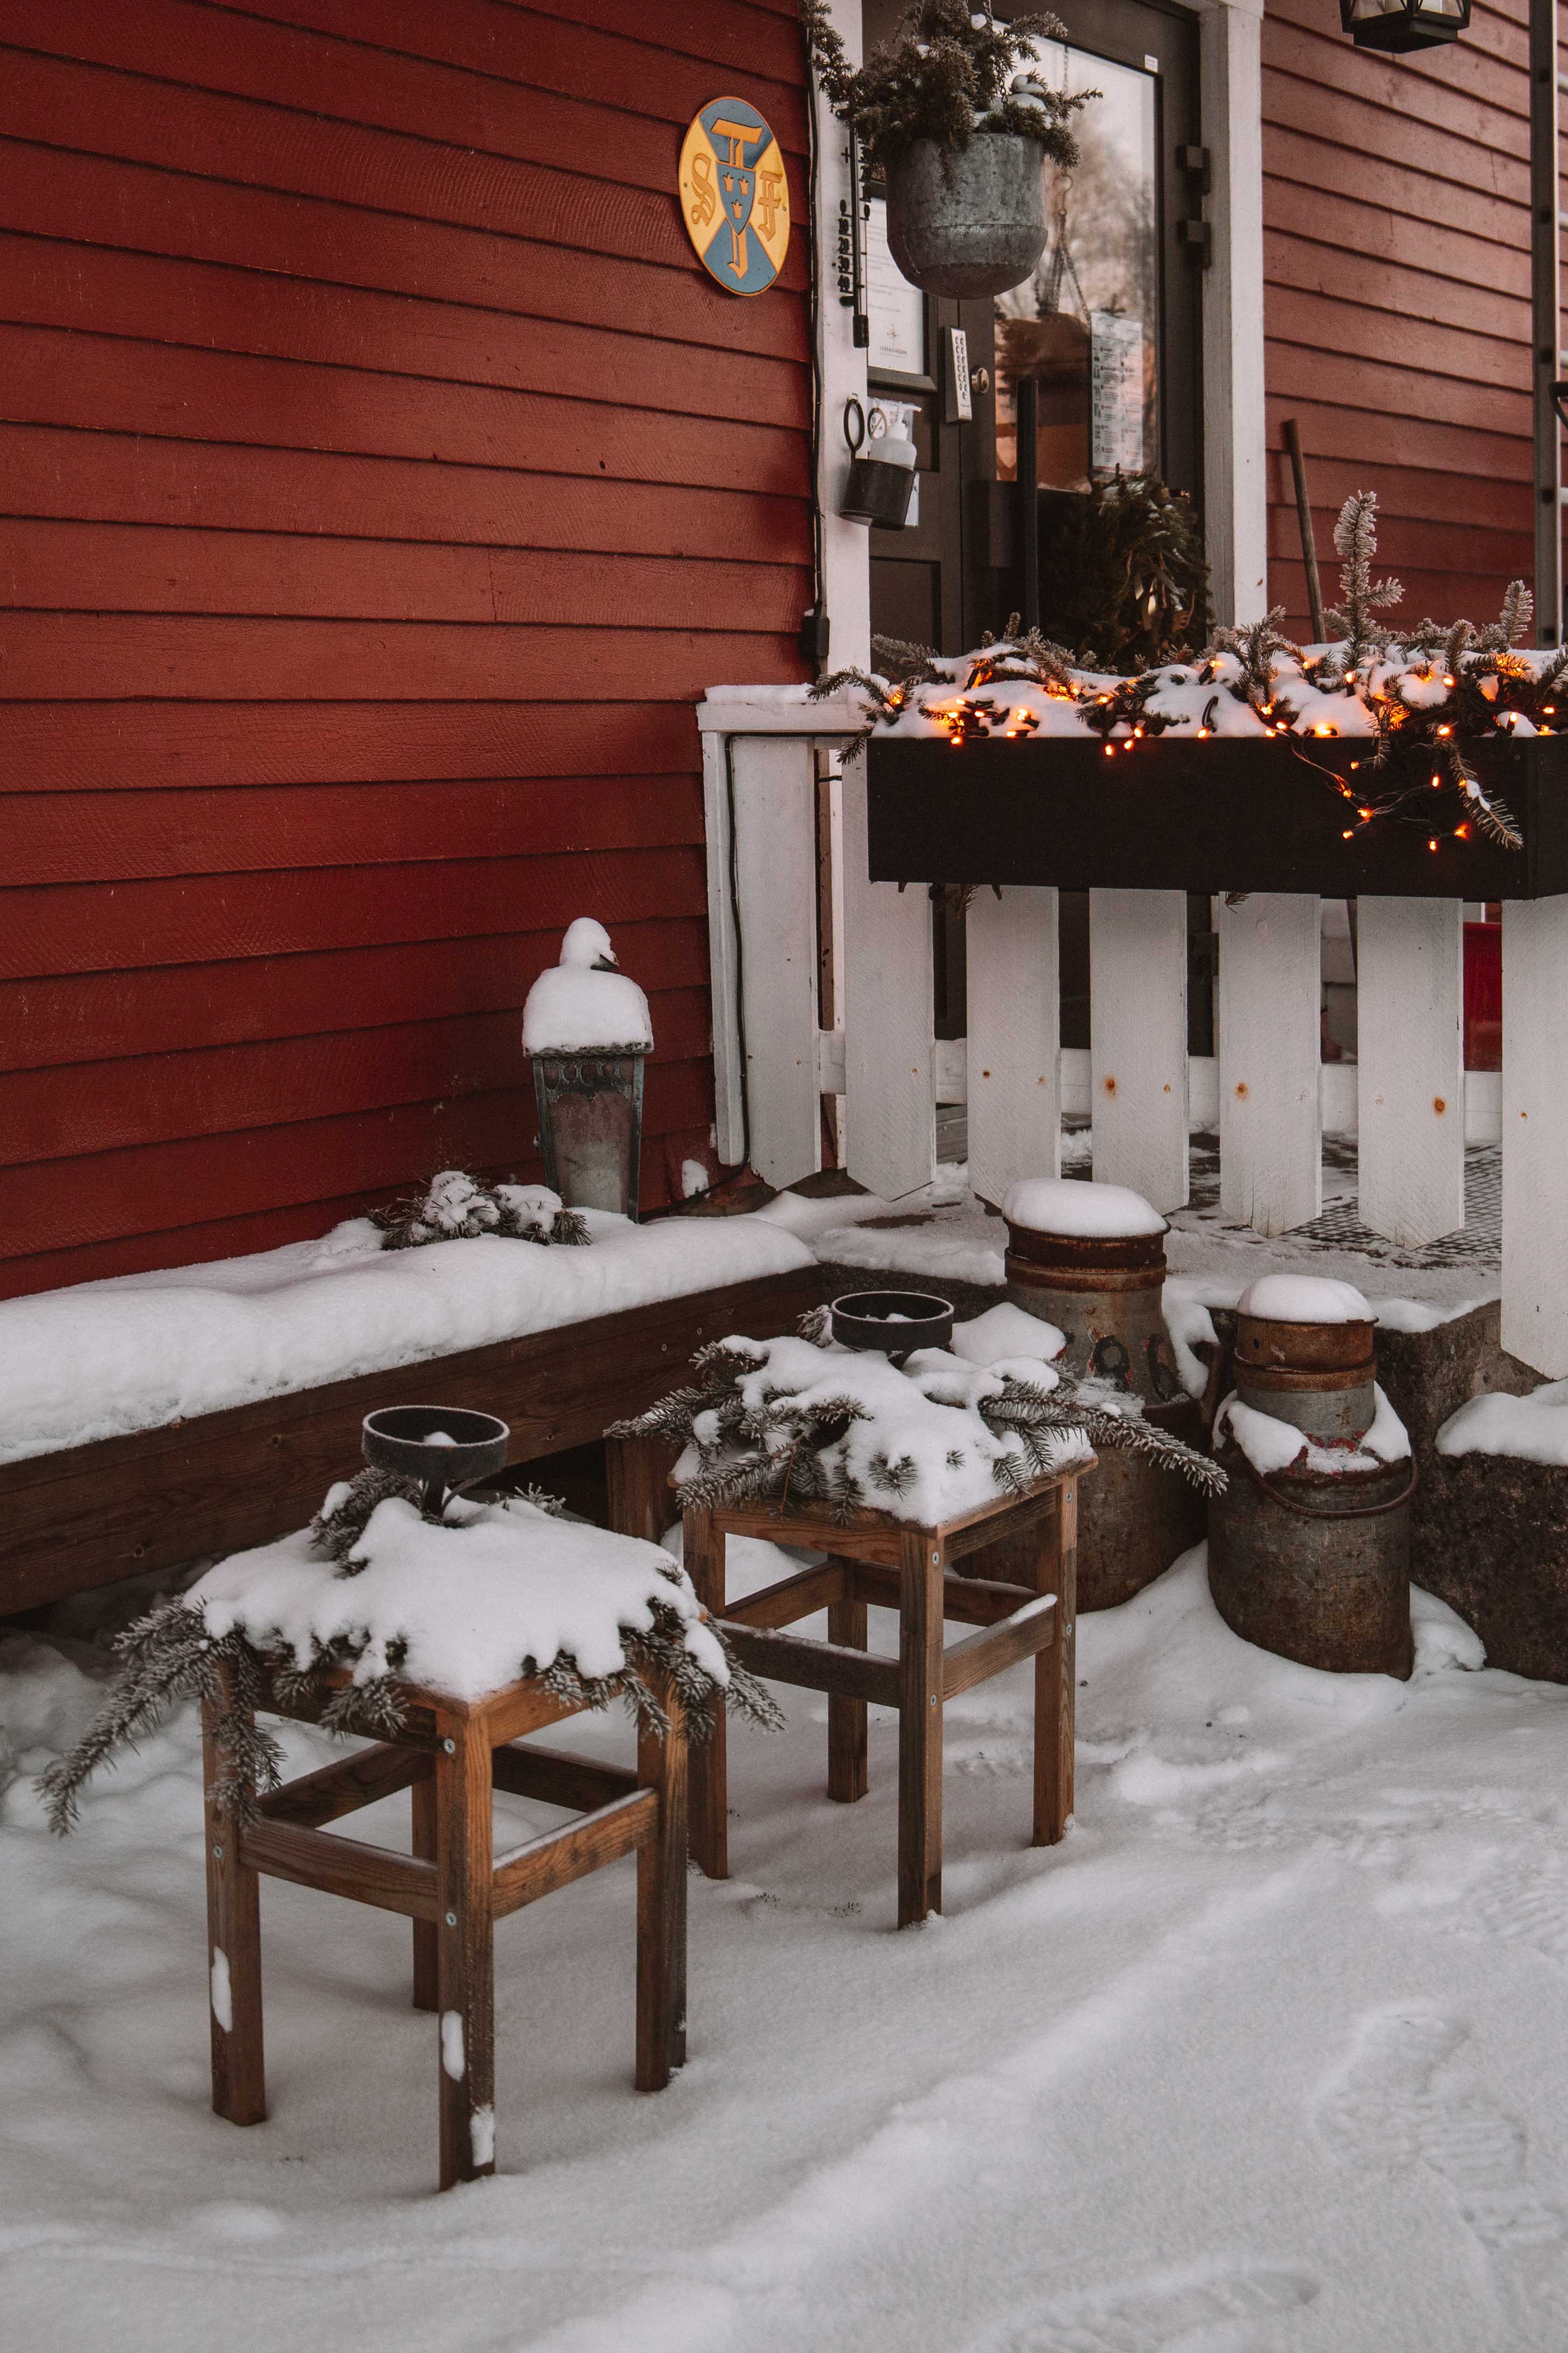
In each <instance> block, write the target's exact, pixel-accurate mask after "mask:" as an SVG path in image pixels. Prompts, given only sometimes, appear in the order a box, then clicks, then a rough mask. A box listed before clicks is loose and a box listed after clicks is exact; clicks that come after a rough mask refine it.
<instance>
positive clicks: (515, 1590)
mask: <svg viewBox="0 0 1568 2353" xmlns="http://www.w3.org/2000/svg"><path fill="white" fill-rule="evenodd" d="M562 1511H563V1505H562V1504H559V1503H558V1502H557V1501H556V1500H555V1499H554V1498H553V1497H552V1496H548V1495H543V1494H541V1493H538V1492H537V1491H535V1490H531V1491H530V1492H529V1493H527V1494H526V1495H513V1496H509V1497H507V1498H505V1499H504V1500H502V1501H499V1502H493V1503H483V1504H481V1503H479V1502H477V1501H470V1500H468V1499H466V1498H464V1497H462V1496H460V1495H454V1496H449V1497H448V1498H447V1504H446V1509H445V1513H444V1514H443V1515H442V1516H440V1517H436V1516H432V1515H430V1514H426V1512H424V1511H423V1510H422V1508H421V1493H420V1488H419V1486H418V1483H417V1482H416V1481H413V1480H402V1479H397V1478H393V1477H389V1476H388V1475H387V1474H386V1473H385V1472H377V1471H363V1472H361V1473H360V1474H359V1476H358V1477H357V1478H356V1479H353V1480H352V1481H343V1482H340V1483H339V1484H338V1485H337V1486H335V1487H334V1488H332V1489H331V1492H330V1493H329V1494H328V1496H327V1499H326V1502H325V1503H324V1504H323V1505H322V1508H321V1511H320V1512H319V1513H318V1514H317V1516H316V1518H315V1519H314V1520H313V1521H312V1522H311V1524H310V1527H309V1528H304V1529H301V1530H300V1531H299V1532H298V1534H297V1535H292V1536H286V1537H284V1538H283V1539H282V1540H281V1541H280V1542H279V1543H277V1544H272V1545H263V1546H258V1547H257V1548H256V1549H255V1550H253V1551H251V1552H247V1553H239V1554H236V1555H235V1556H233V1557H232V1558H230V1559H228V1560H226V1561H221V1562H219V1564H218V1565H217V1567H216V1568H211V1569H209V1570H207V1572H206V1573H205V1576H203V1577H200V1578H199V1579H198V1580H197V1582H196V1583H195V1585H194V1586H192V1588H190V1590H189V1591H188V1592H187V1593H185V1594H184V1595H183V1596H182V1597H180V1598H179V1599H175V1600H172V1601H165V1602H163V1603H162V1604H161V1605H160V1606H159V1607H158V1608H157V1609H153V1610H151V1611H149V1613H148V1614H147V1615H146V1616H145V1617H143V1618H140V1619H138V1620H136V1622H135V1623H134V1624H133V1625H132V1626H129V1627H127V1629H126V1630H125V1631H124V1632H123V1633H122V1634H121V1636H120V1637H119V1639H118V1641H117V1642H116V1644H115V1649H116V1651H117V1652H118V1654H119V1657H120V1662H121V1665H120V1672H119V1673H118V1675H117V1676H116V1678H115V1681H114V1683H113V1684H112V1685H111V1686H110V1693H109V1695H108V1698H107V1699H106V1701H105V1703H104V1704H103V1706H102V1708H101V1709H100V1712H99V1714H98V1715H97V1716H96V1717H95V1718H94V1720H93V1722H92V1723H91V1724H90V1725H89V1727H88V1729H87V1731H86V1732H85V1734H84V1735H83V1736H82V1738H81V1739H80V1740H79V1742H78V1744H77V1746H76V1747H75V1748H74V1749H72V1751H71V1752H70V1754H69V1755H68V1756H67V1757H61V1758H60V1759H58V1762H57V1763H55V1764H54V1765H52V1766H50V1767H49V1769H48V1770H47V1773H45V1774H44V1775H43V1776H42V1778H41V1780H40V1782H39V1788H40V1791H41V1793H42V1795H43V1798H44V1801H45V1804H46V1806H47V1811H48V1818H49V1822H50V1826H51V1827H52V1828H53V1829H54V1830H55V1831H56V1832H57V1833H58V1834H60V1835H61V1836H63V1835H64V1834H65V1833H66V1832H67V1831H69V1830H70V1829H71V1828H72V1827H73V1826H74V1824H75V1821H76V1818H77V1809H78V1804H79V1798H80V1794H81V1790H82V1788H83V1786H84V1785H85V1783H86V1782H87V1781H88V1780H89V1778H90V1777H91V1775H92V1774H93V1773H95V1772H96V1771H97V1769H98V1767H100V1765H102V1764H103V1763H105V1762H106V1761H107V1759H108V1758H109V1757H111V1756H112V1755H113V1754H114V1753H115V1752H116V1751H117V1750H118V1749H121V1748H122V1747H126V1746H133V1745H134V1744H135V1742H136V1740H137V1739H138V1738H139V1737H140V1736H142V1735H143V1734H145V1733H147V1732H149V1731H151V1730H153V1728H154V1727H155V1726H156V1725H158V1724H160V1723H161V1722H162V1721H163V1717H164V1716H165V1715H167V1713H168V1711H169V1710H170V1708H171V1707H173V1706H174V1704H176V1703H177V1702H179V1701H182V1700H185V1699H190V1698H205V1699H211V1700H214V1701H216V1702H217V1703H218V1712H217V1721H216V1736H217V1742H218V1747H219V1750H220V1753H221V1757H222V1767H221V1770H220V1773H219V1777H218V1783H217V1801H218V1803H219V1805H220V1806H222V1807H223V1808H225V1809H226V1810H232V1811H233V1812H235V1813H236V1815H237V1817H238V1818H239V1819H240V1820H247V1819H250V1818H253V1817H254V1815H255V1813H256V1811H257V1804H256V1793H257V1792H258V1790H259V1791H260V1792H262V1793H266V1792H268V1791H270V1790H273V1789H276V1788H279V1786H280V1783H281V1779H282V1764H283V1752H282V1748H281V1746H280V1744H279V1740H278V1737H277V1736H276V1734H275V1733H273V1732H272V1731H270V1730H269V1729H268V1727H267V1726H266V1725H260V1724H258V1723H256V1722H255V1720H254V1716H253V1713H252V1711H254V1710H255V1709H256V1708H257V1707H258V1706H263V1705H265V1704H266V1700H267V1695H268V1685H269V1684H270V1686H271V1687H272V1688H273V1689H275V1690H276V1692H277V1694H278V1696H279V1698H280V1699H282V1700H284V1701H286V1702H287V1703H288V1704H290V1705H293V1704H298V1703H300V1702H301V1701H308V1702H309V1703H310V1705H311V1708H312V1711H317V1710H319V1721H320V1722H321V1725H323V1726H324V1727H325V1728H326V1730H328V1731H329V1732H332V1733H340V1734H347V1733H355V1734H362V1735H365V1736H370V1737H373V1738H377V1739H392V1740H395V1739H396V1737H397V1736H398V1733H399V1732H400V1730H401V1729H402V1728H403V1725H404V1724H405V1720H406V1719H405V1703H404V1699H403V1694H402V1684H403V1683H404V1682H405V1681H406V1682H410V1683H429V1684H431V1685H432V1686H433V1687H434V1688H436V1689H437V1690H442V1691H446V1692H448V1693H450V1694H452V1695H454V1696H456V1697H458V1698H468V1699H472V1698H476V1697H479V1696H481V1695H482V1694H483V1693H484V1692H486V1691H494V1690H500V1689H502V1688H504V1686H505V1685H506V1684H507V1683H510V1682H512V1681H514V1680H515V1679H516V1678H518V1677H520V1676H527V1675H537V1676H538V1678H539V1679H540V1681H541V1682H542V1683H543V1684H544V1685H545V1687H546V1689H547V1690H549V1691H550V1692H552V1693H553V1694H554V1695H555V1696H556V1697H557V1698H559V1699H562V1700H566V1701H569V1702H571V1703H572V1704H574V1705H578V1706H584V1707H589V1708H604V1707H607V1706H608V1705H609V1704H610V1702H611V1700H612V1699H615V1698H616V1697H619V1698H621V1699H623V1700H624V1701H625V1703H626V1707H627V1709H628V1712H629V1713H630V1714H631V1715H633V1716H634V1717H635V1718H636V1719H637V1722H638V1723H639V1724H641V1725H643V1726H644V1727H646V1728H647V1729H651V1730H652V1731H654V1732H655V1733H656V1734H657V1735H658V1736H660V1737H662V1736H663V1735H664V1733H665V1731H666V1730H667V1729H668V1719H667V1717H666V1715H665V1712H664V1710H663V1708H662V1707H661V1706H660V1704H659V1702H658V1697H657V1696H656V1694H655V1691H654V1689H653V1684H652V1682H651V1681H650V1677H668V1680H669V1682H670V1683H672V1685H673V1686H674V1688H675V1690H676V1691H677V1692H678V1693H679V1696H680V1698H681V1700H682V1702H683V1703H684V1706H685V1712H686V1716H687V1721H688V1726H689V1731H690V1733H691V1735H692V1736H693V1737H694V1738H696V1739H699V1740H700V1739H703V1738H706V1737H707V1736H708V1735H709V1734H710V1732H711V1731H712V1729H713V1727H714V1725H716V1723H717V1722H718V1720H719V1717H720V1715H721V1710H722V1709H723V1707H724V1706H725V1705H726V1704H727V1705H728V1706H729V1707H730V1708H731V1709H732V1710H733V1711H734V1712H735V1713H736V1714H737V1715H743V1716H747V1717H749V1718H750V1719H751V1720H752V1722H753V1723H757V1724H760V1725H764V1726H767V1727H769V1728H771V1729H776V1728H777V1727H778V1726H779V1725H780V1724H781V1723H782V1721H783V1718H782V1716H781V1715H780V1712H779V1709H778V1707H777V1706H776V1704H775V1703H774V1702H773V1698H772V1697H771V1695H770V1694H769V1693H768V1692H767V1691H766V1689H765V1688H764V1687H763V1684H761V1683H758V1682H757V1681H756V1679H755V1677H754V1676H752V1675H751V1674H749V1673H748V1672H746V1671H745V1670H744V1669H743V1668H742V1667H740V1666H739V1665H737V1664H736V1662H734V1660H733V1659H732V1658H731V1656H730V1653H729V1650H728V1647H727V1645H726V1643H725V1641H724V1640H723V1637H722V1636H721V1633H720V1632H719V1630H718V1629H717V1628H716V1627H714V1626H713V1625H712V1624H711V1623H710V1621H709V1620H707V1618H706V1617H705V1615H704V1613H703V1611H702V1609H701V1608H700V1604H699V1602H698V1599H697V1596H696V1594H695V1592H694V1591H693V1589H692V1587H691V1583H690V1580H689V1577H687V1575H686V1572H685V1571H684V1569H682V1568H680V1567H678V1566H677V1564H676V1562H675V1561H674V1560H673V1559H671V1557H670V1556H669V1555H668V1553H665V1552H663V1551H662V1550H660V1548H659V1547H658V1546H654V1545H649V1544H643V1543H640V1542H637V1541H636V1540H635V1539H633V1538H630V1537H626V1536H617V1535H609V1534H608V1533H607V1532H606V1531H605V1530H604V1529H602V1528H594V1527H589V1526H587V1525H584V1524H582V1523H579V1522H569V1521H564V1520H563V1519H562V1518H561V1516H560V1514H562ZM345 1669H346V1670H347V1671H348V1672H349V1676H350V1680H349V1681H348V1682H347V1683H335V1682H334V1681H332V1680H331V1678H333V1677H335V1676H337V1675H339V1674H341V1673H342V1671H343V1670H345ZM225 1671H227V1675H226V1672H225ZM228 1678H232V1685H233V1694H234V1696H233V1699H232V1701H231V1700H230V1699H229V1697H228Z"/></svg>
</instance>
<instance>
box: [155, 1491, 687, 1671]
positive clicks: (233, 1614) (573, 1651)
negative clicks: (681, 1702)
mask: <svg viewBox="0 0 1568 2353" xmlns="http://www.w3.org/2000/svg"><path fill="white" fill-rule="evenodd" d="M448 1512H449V1513H450V1514H453V1515H454V1519H453V1521H452V1522H451V1523H449V1524H447V1525H440V1526H437V1525H436V1524H435V1523H434V1522H433V1521H430V1520H426V1519H424V1518H422V1517H421V1515H420V1513H419V1510H418V1507H417V1506H416V1504H411V1503H408V1502H406V1501H405V1499H404V1498H403V1497H401V1496H397V1495H394V1496H390V1497H388V1498H387V1500H386V1501H385V1502H384V1503H381V1504H377V1506H376V1508H375V1510H374V1512H373V1513H372V1514H371V1517H370V1519H369V1521H368V1522H367V1524H366V1525H365V1528H364V1531H363V1535H361V1536H360V1537H359V1539H358V1541H357V1543H356V1544H355V1546H354V1548H353V1555H352V1557H351V1561H350V1564H349V1566H350V1568H351V1569H352V1571H353V1573H352V1574H350V1575H345V1574H344V1572H343V1570H342V1568H341V1567H339V1566H338V1564H337V1563H336V1562H335V1561H333V1560H331V1559H323V1558H322V1557H321V1554H320V1553H319V1552H318V1551H316V1550H314V1549H313V1548H312V1545H311V1536H310V1530H309V1529H308V1528H301V1529H300V1531H299V1532H298V1533H297V1534H296V1535H290V1536H285V1537H283V1538H282V1540H281V1541H280V1542H279V1543H277V1544H269V1545H259V1546H257V1547H256V1548H255V1549H254V1550H253V1551H250V1552H241V1553H236V1554H235V1555H234V1556H232V1558H230V1559H228V1560H225V1561H220V1562H219V1563H218V1565H217V1567H216V1568H209V1569H208V1570H207V1572H206V1574H205V1577H201V1578H199V1579H198V1580H197V1582H196V1583H195V1585H194V1586H192V1587H191V1588H190V1590H189V1592H188V1593H187V1594H186V1595H185V1597H184V1599H185V1601H186V1603H187V1604H188V1606H189V1607H190V1608H191V1609H196V1610H199V1611H200V1613H201V1615H202V1617H203V1619H204V1620H205V1624H206V1628H207V1630H208V1632H209V1633H210V1634H211V1635H212V1636H213V1637H214V1638H215V1640H217V1639H221V1638H222V1637H223V1636H224V1635H226V1634H234V1633H237V1634H240V1635H243V1636H244V1638H245V1639H246V1641H248V1642H249V1643H250V1644H251V1645H252V1646H253V1647H254V1648H255V1649H256V1650H258V1651H265V1652H268V1653H277V1652H283V1653H287V1655H288V1656H289V1658H291V1659H292V1660H293V1662H294V1663H295V1665H296V1666H297V1667H299V1668H300V1670H301V1671H303V1670H305V1669H308V1668H309V1667H310V1666H311V1665H312V1664H313V1663H314V1662H317V1661H318V1660H319V1659H320V1658H321V1656H322V1654H323V1653H325V1652H329V1651H331V1652H333V1653H341V1654H342V1655H345V1656H347V1657H349V1658H351V1659H352V1662H353V1680H354V1682H355V1683H370V1682H373V1681H374V1680H375V1679H376V1678H378V1677H380V1676H383V1675H387V1674H394V1675H395V1676H397V1677H398V1678H399V1679H400V1680H402V1681H405V1682H407V1683H423V1684H426V1685H427V1686H428V1687H429V1688H430V1689H432V1690H434V1691H438V1692H441V1693H443V1694H447V1696H448V1697H450V1698H453V1699H461V1700H470V1701H472V1700H479V1699H482V1698H484V1697H485V1695H486V1694H488V1693H489V1692H494V1691H501V1690H504V1689H505V1687H506V1685H507V1684H508V1683H514V1682H515V1681H516V1680H517V1678H518V1676H519V1675H520V1674H521V1673H522V1672H524V1664H525V1662H531V1663H530V1666H529V1672H538V1673H541V1674H543V1673H545V1672H547V1671H548V1670H549V1669H550V1668H551V1667H552V1666H553V1665H554V1664H555V1662H556V1661H557V1660H558V1659H562V1658H569V1659H571V1660H572V1661H573V1662H574V1665H575V1667H576V1671H577V1672H578V1674H579V1675H580V1676H581V1678H582V1679H583V1681H584V1682H600V1681H602V1680H604V1679H605V1678H607V1677H609V1676H612V1675H617V1674H619V1673H620V1672H622V1670H623V1669H624V1668H625V1667H626V1663H627V1662H626V1636H627V1633H628V1631H629V1632H632V1633H637V1634H648V1633H651V1632H652V1631H653V1630H654V1623H655V1617H654V1613H655V1609H656V1606H662V1608H663V1609H667V1610H669V1611H671V1612H673V1613H674V1616H675V1618H676V1619H678V1620H679V1624H680V1627H681V1632H682V1639H683V1641H684V1644H685V1647H686V1649H687V1650H688V1651H689V1652H690V1653H691V1656H692V1657H693V1658H694V1659H695V1660H696V1662H697V1663H698V1664H699V1666H700V1667H701V1668H702V1670H703V1672H705V1673H706V1674H707V1675H708V1676H709V1677H710V1680H711V1681H712V1682H713V1683H717V1684H719V1685H720V1686H721V1687H722V1686H723V1685H725V1684H727V1683H728V1682H729V1679H730V1671H729V1666H728V1663H727V1662H726V1660H725V1658H724V1654H723V1652H722V1651H721V1649H720V1647H719V1644H718V1642H717V1641H716V1640H715V1638H714V1636H713V1635H712V1634H711V1633H710V1630H709V1629H708V1627H707V1626H706V1625H705V1624H704V1623H703V1622H702V1617H701V1612H700V1607H699V1604H698V1600H697V1596H696V1594H695V1592H694V1591H693V1590H692V1587H691V1583H690V1580H689V1577H687V1575H686V1572H685V1571H684V1569H681V1568H679V1567H677V1566H676V1564H675V1562H674V1561H673V1560H672V1559H671V1558H670V1556H669V1555H668V1553H667V1552H664V1551H661V1550H660V1548H659V1546H657V1545H651V1544H645V1543H643V1542H642V1541H641V1540H640V1539H639V1538H637V1537H635V1536H620V1535H610V1534H609V1533H608V1532H607V1531H606V1530H605V1529H604V1528H595V1527H588V1526H585V1525H583V1524H581V1523H580V1522H577V1521H572V1520H563V1519H559V1518H557V1517H555V1516H554V1515H553V1514H551V1513H549V1512H545V1511H542V1510H540V1509H539V1508H538V1506H537V1505H535V1504H531V1503H528V1502H527V1501H525V1500H524V1499H523V1498H522V1497H521V1496H511V1497H509V1498H508V1499H507V1500H506V1501H505V1502H504V1503H500V1504H489V1505H486V1506H480V1507H479V1508H475V1507H474V1506H472V1505H465V1504H457V1505H449V1506H448ZM456 1514H461V1517H460V1518H458V1517H456Z"/></svg>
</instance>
